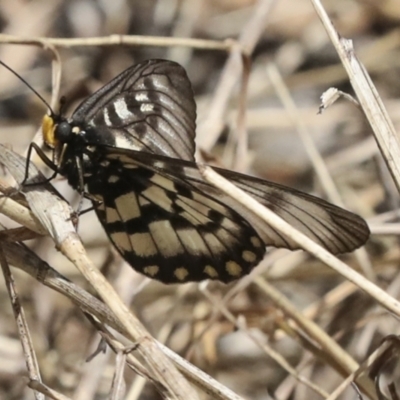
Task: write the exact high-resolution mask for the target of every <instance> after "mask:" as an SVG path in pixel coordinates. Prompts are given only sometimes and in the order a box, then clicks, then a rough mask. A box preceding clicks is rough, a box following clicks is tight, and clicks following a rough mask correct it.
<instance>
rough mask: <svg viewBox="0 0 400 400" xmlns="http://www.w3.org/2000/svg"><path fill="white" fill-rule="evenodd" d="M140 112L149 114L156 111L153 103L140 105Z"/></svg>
mask: <svg viewBox="0 0 400 400" xmlns="http://www.w3.org/2000/svg"><path fill="white" fill-rule="evenodd" d="M140 111H141V112H142V113H148V112H152V111H154V104H152V103H143V104H141V105H140Z"/></svg>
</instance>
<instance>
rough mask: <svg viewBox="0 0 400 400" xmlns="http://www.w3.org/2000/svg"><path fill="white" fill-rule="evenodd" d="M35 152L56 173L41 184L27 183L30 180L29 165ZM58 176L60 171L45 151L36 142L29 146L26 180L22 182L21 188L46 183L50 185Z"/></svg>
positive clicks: (39, 183) (40, 183)
mask: <svg viewBox="0 0 400 400" xmlns="http://www.w3.org/2000/svg"><path fill="white" fill-rule="evenodd" d="M33 150H35V151H36V153H37V155H38V156H39V157H40V159H41V160H42V161H43V162H44V163H45V164H46V165H47V166H48V167H49V168H50V169H51V170H53V171H54V173H53V174H52V175H51V176H50V177H49V178H47V179H45V180H43V181H41V182H29V183H28V182H27V180H28V179H29V163H30V161H31V157H32V151H33ZM57 174H58V169H57V166H56V165H55V164H54V162H53V161H52V160H50V158H49V157H47V156H46V154H45V153H44V151H43V150H42V149H41V148H40V147H39V146H38V145H37V144H36V143H34V142H32V143H31V144H30V145H29V148H28V156H27V158H26V165H25V176H24V179H23V180H22V182H21V186H35V185H42V184H45V183H49V182H50V181H51V180H53V179H54V178H55V177H56V176H57Z"/></svg>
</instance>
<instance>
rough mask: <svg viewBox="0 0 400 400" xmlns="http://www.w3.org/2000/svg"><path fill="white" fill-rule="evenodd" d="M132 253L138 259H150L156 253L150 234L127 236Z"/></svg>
mask: <svg viewBox="0 0 400 400" xmlns="http://www.w3.org/2000/svg"><path fill="white" fill-rule="evenodd" d="M129 238H130V240H131V244H132V249H133V251H134V252H135V253H136V254H137V255H138V256H139V257H151V256H154V255H156V254H157V253H158V251H157V248H156V245H155V244H154V241H153V238H152V237H151V235H150V233H148V232H144V233H134V234H133V235H130V236H129Z"/></svg>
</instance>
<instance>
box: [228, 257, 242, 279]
mask: <svg viewBox="0 0 400 400" xmlns="http://www.w3.org/2000/svg"><path fill="white" fill-rule="evenodd" d="M225 268H226V270H227V272H228V274H229V275H231V276H240V275H242V267H241V266H240V265H239V264H238V263H237V262H235V261H228V262H227V263H226V264H225Z"/></svg>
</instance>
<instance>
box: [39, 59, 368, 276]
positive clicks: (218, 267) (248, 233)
mask: <svg viewBox="0 0 400 400" xmlns="http://www.w3.org/2000/svg"><path fill="white" fill-rule="evenodd" d="M195 119H196V106H195V102H194V98H193V93H192V89H191V85H190V82H189V80H188V78H187V76H186V73H185V71H184V69H183V68H182V67H181V66H179V65H178V64H176V63H173V62H171V61H165V60H149V61H146V62H144V63H141V64H138V65H136V66H133V67H131V68H128V69H127V70H125V71H124V72H122V73H121V74H120V75H119V76H117V77H116V78H114V79H113V80H112V81H111V82H110V83H108V84H107V85H105V86H104V87H103V88H101V89H100V90H99V91H97V92H96V93H94V94H93V95H92V96H90V97H89V98H88V99H87V100H86V101H84V102H83V103H82V104H81V105H80V106H79V107H78V108H77V109H76V111H75V112H74V113H73V115H72V117H71V118H70V119H68V120H66V119H63V118H61V117H59V116H55V115H51V116H47V117H45V119H44V124H43V127H44V129H43V133H44V140H45V143H46V144H48V145H49V146H50V147H52V148H53V149H54V151H55V160H56V162H57V171H58V172H59V173H60V174H62V175H64V176H65V177H66V178H67V179H68V181H69V183H70V184H71V186H72V187H74V188H75V189H77V190H79V191H80V192H81V193H82V192H83V191H84V190H87V192H88V193H89V195H90V196H91V197H92V198H94V199H95V200H96V201H95V203H94V204H95V210H96V213H97V216H98V218H99V220H100V222H101V224H102V225H103V227H104V229H105V231H106V233H107V235H108V236H109V238H110V240H111V242H112V243H113V244H114V246H115V247H116V248H117V249H118V251H119V252H120V254H121V255H122V257H124V258H125V260H126V261H127V262H128V263H129V264H131V265H132V267H133V268H135V269H136V270H138V271H139V272H141V273H143V274H145V275H147V276H149V277H151V278H154V279H157V280H160V281H162V282H164V283H176V282H179V283H182V282H187V281H200V280H203V279H217V280H220V281H223V282H229V281H231V280H234V279H238V278H240V277H241V276H243V275H245V274H248V273H249V272H250V271H251V269H252V268H253V267H254V266H255V265H257V264H258V263H259V261H260V260H261V259H262V258H263V256H264V253H265V247H266V246H267V245H271V246H275V247H287V248H290V249H295V248H297V247H296V244H295V243H292V242H291V241H289V240H288V239H286V238H284V237H283V236H282V235H281V234H279V232H277V231H275V230H274V229H272V228H270V227H268V226H266V225H265V224H262V223H261V222H260V221H259V220H258V218H257V217H256V216H255V215H253V214H252V213H251V212H250V211H248V210H246V209H245V208H243V207H242V206H241V205H239V204H236V203H235V201H234V200H233V199H231V198H229V197H228V196H226V195H224V194H223V193H222V192H221V191H220V190H218V189H217V188H215V187H213V186H211V185H209V184H208V183H207V182H206V181H204V180H203V178H202V176H201V174H200V173H199V170H198V168H197V165H196V163H195V159H194V151H195V142H194V139H195ZM216 170H217V172H218V173H220V174H221V175H223V176H224V177H226V178H228V179H229V180H231V181H232V182H233V183H235V184H236V185H238V186H239V187H240V188H242V189H243V190H245V191H246V192H248V193H250V194H251V195H252V196H253V197H255V198H256V199H257V200H259V201H260V202H261V203H262V204H264V205H266V206H267V207H269V208H271V209H272V210H273V211H275V212H276V213H277V214H278V215H280V216H281V217H282V218H284V219H285V220H286V221H287V222H289V223H291V224H292V225H293V226H295V227H296V228H298V229H299V230H300V231H302V232H303V233H305V234H306V235H308V236H309V237H311V238H312V239H314V240H315V241H316V242H318V243H320V244H321V245H322V246H324V247H325V248H326V249H328V250H329V251H331V252H332V253H343V252H347V251H351V250H354V249H355V248H357V247H359V246H361V245H362V244H364V243H365V241H366V240H367V238H368V236H369V230H368V226H367V225H366V223H365V221H364V220H363V219H362V218H360V217H358V216H357V215H355V214H352V213H350V212H348V211H345V210H343V209H341V208H338V207H336V206H334V205H332V204H330V203H328V202H326V201H324V200H321V199H318V198H316V197H313V196H310V195H307V194H305V193H302V192H299V191H296V190H293V189H290V188H286V187H284V186H281V185H277V184H274V183H271V182H267V181H264V180H261V179H257V178H253V177H250V176H246V175H242V174H238V173H235V172H232V171H227V170H223V169H216Z"/></svg>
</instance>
